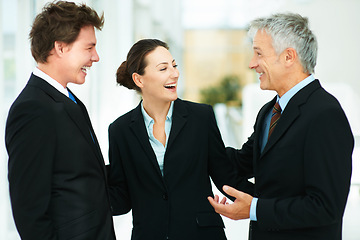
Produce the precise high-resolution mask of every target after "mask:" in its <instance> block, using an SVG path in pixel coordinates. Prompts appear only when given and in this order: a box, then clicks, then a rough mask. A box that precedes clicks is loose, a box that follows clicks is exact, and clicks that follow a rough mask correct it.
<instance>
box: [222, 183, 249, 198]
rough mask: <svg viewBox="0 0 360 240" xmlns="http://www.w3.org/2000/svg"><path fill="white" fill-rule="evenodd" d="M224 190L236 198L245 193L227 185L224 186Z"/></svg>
mask: <svg viewBox="0 0 360 240" xmlns="http://www.w3.org/2000/svg"><path fill="white" fill-rule="evenodd" d="M223 190H224V192H225V193H227V194H228V195H230V196H233V197H235V198H240V197H241V196H242V195H243V194H244V193H243V192H241V191H239V190H236V189H235V188H233V187H230V186H227V185H224V186H223Z"/></svg>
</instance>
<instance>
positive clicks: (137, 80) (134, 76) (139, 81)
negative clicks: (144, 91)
mask: <svg viewBox="0 0 360 240" xmlns="http://www.w3.org/2000/svg"><path fill="white" fill-rule="evenodd" d="M132 79H133V81H134V83H135V84H136V86H138V87H139V88H142V87H143V86H144V84H143V79H142V76H141V75H140V74H138V73H133V74H132Z"/></svg>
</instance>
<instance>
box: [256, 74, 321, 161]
mask: <svg viewBox="0 0 360 240" xmlns="http://www.w3.org/2000/svg"><path fill="white" fill-rule="evenodd" d="M319 87H320V83H319V81H318V80H315V81H313V82H312V83H310V84H308V85H307V86H305V87H304V88H303V89H301V90H300V91H299V92H298V93H296V94H295V95H294V96H293V97H292V98H291V99H290V101H289V103H288V104H287V106H286V108H285V110H284V111H283V113H282V115H281V117H280V119H279V122H278V123H277V125H276V129H275V130H274V132H273V133H272V135H271V137H270V138H269V141H268V142H267V144H266V145H265V148H264V151H263V152H262V154H261V156H263V155H265V154H266V152H268V151H269V150H270V149H271V148H272V147H273V146H274V144H275V143H276V142H277V141H278V140H279V139H280V138H281V137H282V136H283V135H284V134H285V132H286V131H287V129H288V128H290V127H291V125H292V124H293V122H294V121H295V120H296V119H297V118H298V117H299V116H300V114H301V113H300V106H301V105H303V104H305V103H306V101H307V99H308V97H309V96H310V95H311V93H312V92H314V91H315V90H316V89H317V88H319ZM272 104H275V101H274V99H273V101H272Z"/></svg>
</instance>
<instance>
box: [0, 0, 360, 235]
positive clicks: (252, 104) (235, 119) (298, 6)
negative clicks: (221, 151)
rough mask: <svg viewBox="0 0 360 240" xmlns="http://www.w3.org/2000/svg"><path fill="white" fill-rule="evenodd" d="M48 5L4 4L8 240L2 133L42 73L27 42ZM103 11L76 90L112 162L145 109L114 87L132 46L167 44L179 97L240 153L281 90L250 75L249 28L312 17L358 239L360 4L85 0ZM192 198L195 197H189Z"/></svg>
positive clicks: (127, 220)
mask: <svg viewBox="0 0 360 240" xmlns="http://www.w3.org/2000/svg"><path fill="white" fill-rule="evenodd" d="M46 2H48V1H45V0H12V1H9V0H0V12H1V19H0V125H1V126H2V127H0V136H1V137H0V238H1V239H6V240H18V239H20V238H19V236H18V234H17V232H16V228H15V226H14V223H13V219H12V214H11V207H10V202H9V195H8V181H7V153H6V150H5V143H4V128H5V123H6V117H7V113H8V110H9V107H10V105H11V103H12V102H13V101H14V100H15V98H16V97H17V95H18V94H19V93H20V91H21V90H22V88H23V87H24V86H25V84H26V83H27V80H28V78H29V76H30V74H31V72H32V70H33V69H34V67H35V66H36V64H35V62H34V60H33V58H32V56H31V53H30V45H29V40H28V34H29V31H30V28H31V24H32V21H33V19H34V18H35V16H36V14H38V13H39V12H40V11H41V9H42V7H43V6H44V4H45V3H46ZM75 2H84V3H86V4H88V5H89V6H91V7H93V8H94V9H95V10H97V11H98V12H99V13H101V12H104V13H105V25H104V28H103V31H101V32H97V39H98V45H97V50H98V53H99V55H100V62H99V63H95V64H94V66H93V67H92V69H91V70H90V73H89V75H88V77H87V80H86V83H85V84H84V85H82V86H77V85H70V86H69V87H70V88H71V89H72V91H73V92H75V94H76V95H77V96H78V97H79V98H80V99H81V100H82V101H83V102H84V103H85V105H86V106H87V108H88V111H89V114H90V117H91V120H92V123H93V126H94V129H95V132H96V133H97V137H98V139H99V142H100V145H101V148H102V152H103V155H104V158H105V161H106V162H107V161H108V160H107V153H108V139H107V128H108V125H109V124H110V123H111V122H112V121H114V120H115V119H116V118H117V117H119V116H120V115H122V114H124V113H126V112H127V111H129V110H131V109H132V108H134V107H135V106H136V105H137V104H138V103H139V99H140V98H139V96H138V95H137V94H135V92H133V91H130V90H127V89H126V88H123V87H120V86H117V85H116V81H115V72H116V70H117V68H118V66H119V65H120V64H121V63H122V61H124V60H125V59H126V54H127V52H128V50H129V49H130V47H131V46H132V45H133V44H134V43H135V42H136V41H137V40H139V39H142V38H158V39H161V40H163V41H165V42H167V43H168V44H169V46H170V52H171V53H172V55H173V57H174V58H175V59H176V62H177V63H178V65H179V70H180V81H179V88H178V89H179V91H178V92H179V96H180V98H182V99H186V100H190V101H196V102H204V103H208V104H211V105H213V106H214V109H215V113H216V118H217V121H218V125H219V128H220V131H221V133H222V137H223V140H224V143H225V145H226V146H233V147H237V148H240V147H241V145H242V144H243V143H244V141H246V139H247V137H248V136H250V134H251V132H252V126H253V124H254V121H255V116H256V114H257V112H258V110H259V109H260V107H261V106H262V105H263V104H264V103H265V102H266V101H268V100H269V99H271V98H272V97H273V96H275V92H272V91H261V90H260V88H259V84H258V80H257V78H258V76H257V75H256V74H255V72H254V71H251V70H249V69H248V63H249V60H250V57H251V54H252V50H251V43H250V41H249V39H248V38H247V36H246V27H247V25H248V23H249V21H251V20H252V19H254V18H256V17H260V16H267V15H269V14H271V13H276V12H297V13H300V14H301V15H303V16H306V17H308V18H309V21H310V27H311V29H312V30H313V31H314V33H315V35H316V36H317V38H318V43H319V52H318V61H317V66H316V68H315V77H316V78H318V79H319V80H320V82H321V84H322V85H323V86H324V87H325V89H327V90H328V91H329V92H330V93H332V94H333V95H334V96H335V97H337V98H338V100H339V101H340V103H341V104H342V106H343V108H344V110H345V112H346V114H347V116H348V119H349V121H350V125H351V127H352V130H353V133H354V136H355V142H356V146H355V149H354V154H353V176H352V187H351V191H350V195H349V200H348V204H347V207H346V211H345V216H344V228H343V239H344V240H355V239H356V240H359V239H360V221H359V220H358V217H359V216H360V191H359V186H360V110H359V109H360V108H359V103H360V100H359V99H360V77H359V76H358V74H357V73H356V69H358V68H359V65H360V60H359V56H360V44H359V42H360V15H359V14H358V12H359V10H360V1H359V0H252V1H248V0H222V1H216V0H171V1H169V0H87V1H75ZM214 191H215V192H216V193H219V192H218V191H217V190H216V189H214ZM190 197H191V196H189V199H190ZM114 219H115V229H116V234H117V237H118V238H119V239H130V236H131V227H132V223H131V213H129V214H126V215H123V216H117V217H115V218H114ZM224 221H225V225H226V234H227V236H228V239H229V240H235V239H237V240H243V239H247V234H248V223H249V222H248V220H241V221H232V220H229V219H227V218H224Z"/></svg>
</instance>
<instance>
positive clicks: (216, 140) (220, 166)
mask: <svg viewBox="0 0 360 240" xmlns="http://www.w3.org/2000/svg"><path fill="white" fill-rule="evenodd" d="M208 112H209V116H208V119H209V121H208V123H209V140H208V141H209V151H210V153H209V171H210V176H211V178H212V180H213V182H214V184H215V185H216V187H217V188H218V189H219V190H220V191H221V192H222V193H223V194H225V193H224V192H223V191H222V187H223V185H229V186H232V187H235V188H236V189H238V190H240V191H243V192H246V193H248V194H251V195H253V193H254V185H253V184H252V183H250V182H249V181H248V178H247V177H246V176H244V175H239V174H238V172H237V171H236V170H235V169H234V166H233V164H232V162H231V161H230V159H229V158H227V156H226V150H225V146H224V143H223V141H222V138H221V134H220V131H219V128H218V126H217V123H216V119H215V114H214V111H213V109H212V108H211V107H210V110H209V111H208ZM225 195H226V194H225ZM226 196H227V195H226ZM227 197H229V196H227ZM230 199H232V200H233V197H230Z"/></svg>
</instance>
